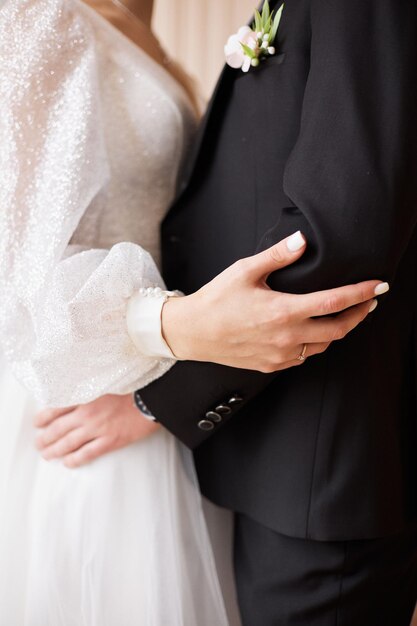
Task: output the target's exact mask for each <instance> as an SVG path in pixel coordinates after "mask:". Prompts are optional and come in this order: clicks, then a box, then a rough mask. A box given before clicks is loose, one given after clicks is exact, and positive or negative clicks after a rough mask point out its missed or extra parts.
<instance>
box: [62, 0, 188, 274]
mask: <svg viewBox="0 0 417 626" xmlns="http://www.w3.org/2000/svg"><path fill="white" fill-rule="evenodd" d="M78 4H79V9H80V11H81V12H83V13H84V14H85V16H86V19H88V21H89V23H90V25H91V28H92V30H93V32H94V41H95V45H96V54H97V72H98V81H97V88H98V90H99V92H100V98H99V100H100V104H101V110H100V112H97V114H98V115H100V116H101V118H102V128H103V129H104V132H105V138H104V139H105V143H106V146H107V151H106V152H107V159H108V168H109V171H108V177H107V183H106V185H105V186H104V187H103V189H101V190H100V193H99V194H98V195H97V196H96V197H95V198H94V200H93V201H92V202H91V205H90V206H89V207H88V209H87V211H86V212H85V214H84V216H83V218H82V220H81V222H80V225H79V227H78V228H77V230H76V232H75V233H74V235H73V237H72V243H73V244H78V245H81V246H83V247H88V248H90V247H98V248H110V247H111V246H113V245H115V244H117V243H119V242H122V241H132V242H134V243H137V244H139V245H140V246H142V247H143V248H144V249H145V250H147V251H148V252H150V254H151V255H152V257H153V259H154V260H155V261H156V262H157V264H159V260H160V242H159V227H160V223H161V221H162V219H163V217H164V216H165V213H166V211H167V209H168V207H169V205H170V203H171V202H172V200H173V197H174V195H175V190H176V185H177V180H178V174H179V171H180V168H181V164H182V162H183V160H184V158H185V156H186V154H187V148H188V146H189V143H190V139H191V138H192V137H193V135H194V130H195V127H196V119H195V114H194V112H193V109H192V105H191V103H190V102H189V99H188V96H187V94H186V93H185V91H184V90H183V88H182V87H181V86H180V85H179V84H178V83H177V81H175V79H174V78H173V77H172V76H171V75H170V74H169V73H168V71H167V70H166V69H165V68H163V67H161V66H160V65H158V64H157V63H156V62H155V61H154V60H153V59H152V58H151V57H149V56H148V55H147V54H146V53H145V52H143V51H142V50H141V49H140V48H138V47H137V46H136V45H135V44H134V43H132V42H131V41H130V40H129V39H128V38H127V37H125V36H124V35H123V34H122V33H121V32H119V31H118V30H117V29H116V28H115V27H114V26H112V25H111V24H109V23H108V22H107V21H106V20H105V19H104V18H102V17H101V16H100V15H98V14H97V13H96V12H95V11H94V10H93V9H91V8H90V7H88V6H85V5H84V4H83V3H82V2H78Z"/></svg>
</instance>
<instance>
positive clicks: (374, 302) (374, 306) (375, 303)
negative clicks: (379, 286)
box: [369, 300, 378, 313]
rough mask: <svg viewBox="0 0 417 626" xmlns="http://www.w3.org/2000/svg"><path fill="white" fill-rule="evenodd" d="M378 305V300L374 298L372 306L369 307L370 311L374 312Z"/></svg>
mask: <svg viewBox="0 0 417 626" xmlns="http://www.w3.org/2000/svg"><path fill="white" fill-rule="evenodd" d="M377 306H378V300H374V301H373V302H372V304H371V306H370V307H369V313H373V312H374V311H375V309H376V307H377Z"/></svg>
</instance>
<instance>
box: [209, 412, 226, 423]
mask: <svg viewBox="0 0 417 626" xmlns="http://www.w3.org/2000/svg"><path fill="white" fill-rule="evenodd" d="M206 418H207V419H208V420H211V421H212V422H215V423H216V424H218V423H219V422H221V421H222V419H223V418H222V416H221V415H220V413H217V412H216V411H209V412H208V413H206Z"/></svg>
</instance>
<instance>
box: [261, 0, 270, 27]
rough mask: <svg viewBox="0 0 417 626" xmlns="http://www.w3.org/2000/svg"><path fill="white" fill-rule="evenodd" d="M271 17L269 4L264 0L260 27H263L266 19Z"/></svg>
mask: <svg viewBox="0 0 417 626" xmlns="http://www.w3.org/2000/svg"><path fill="white" fill-rule="evenodd" d="M270 15H271V11H270V8H269V2H268V0H265V3H264V6H263V9H262V26H264V27H265V24H266V22H267V21H268V18H269V17H270Z"/></svg>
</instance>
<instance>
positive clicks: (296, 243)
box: [287, 230, 306, 252]
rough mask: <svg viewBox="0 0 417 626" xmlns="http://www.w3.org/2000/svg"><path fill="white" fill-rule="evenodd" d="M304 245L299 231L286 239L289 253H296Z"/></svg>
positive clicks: (304, 242)
mask: <svg viewBox="0 0 417 626" xmlns="http://www.w3.org/2000/svg"><path fill="white" fill-rule="evenodd" d="M305 244H306V240H305V239H304V237H303V235H302V234H301V231H299V230H298V231H297V232H296V233H294V234H293V235H291V237H289V238H288V239H287V248H288V250H289V251H290V252H298V251H299V250H301V248H303V247H304V246H305Z"/></svg>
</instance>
